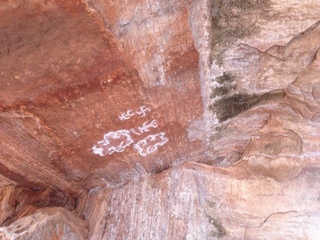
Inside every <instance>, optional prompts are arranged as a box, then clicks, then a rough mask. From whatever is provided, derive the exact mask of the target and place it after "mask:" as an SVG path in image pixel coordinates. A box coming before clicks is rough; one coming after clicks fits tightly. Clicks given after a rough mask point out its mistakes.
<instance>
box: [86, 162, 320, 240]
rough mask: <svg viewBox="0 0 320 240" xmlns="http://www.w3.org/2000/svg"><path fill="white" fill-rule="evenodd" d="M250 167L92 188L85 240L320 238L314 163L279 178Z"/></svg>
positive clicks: (201, 168) (176, 171) (204, 169)
mask: <svg viewBox="0 0 320 240" xmlns="http://www.w3.org/2000/svg"><path fill="white" fill-rule="evenodd" d="M248 167H249V166H248V163H245V161H243V162H242V163H240V164H238V165H236V166H233V167H231V168H228V169H227V170H222V169H219V168H217V167H214V166H207V165H203V164H198V163H187V164H184V165H182V166H181V167H175V168H173V169H171V170H166V171H164V172H162V173H158V174H154V175H153V176H151V177H149V178H145V179H142V180H140V181H138V180H136V181H133V182H130V183H129V184H127V185H126V186H124V187H122V188H120V189H116V190H113V191H108V190H106V191H104V192H103V191H100V192H96V191H92V192H91V193H90V194H89V198H88V201H90V202H92V203H93V204H90V205H88V208H87V209H86V210H85V215H86V216H87V217H86V218H87V219H88V221H89V223H90V227H89V228H90V231H89V239H124V238H125V239H199V240H200V239H234V240H237V239H239V240H240V239H246V240H247V239H252V240H253V239H255V240H260V239H261V240H262V239H279V240H280V239H314V240H316V239H318V238H319V234H320V232H319V227H320V226H319V220H320V219H319V201H318V188H319V168H312V169H311V168H309V169H305V170H303V172H301V173H300V174H299V175H298V176H296V177H294V178H291V179H290V180H285V181H278V180H277V179H274V178H271V177H265V176H264V175H261V174H259V173H258V172H254V173H249V172H248V171H246V169H247V168H248ZM306 187H307V188H308V191H306V190H305V188H306ZM297 192H303V193H304V194H303V195H297Z"/></svg>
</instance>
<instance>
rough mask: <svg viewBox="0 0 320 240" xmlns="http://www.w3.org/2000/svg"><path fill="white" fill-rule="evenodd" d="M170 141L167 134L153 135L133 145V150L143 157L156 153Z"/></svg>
mask: <svg viewBox="0 0 320 240" xmlns="http://www.w3.org/2000/svg"><path fill="white" fill-rule="evenodd" d="M168 141H169V139H168V138H167V137H166V133H165V132H160V133H157V134H152V135H149V136H147V137H146V138H144V139H142V140H141V141H139V142H137V143H136V144H134V145H133V148H134V149H135V150H136V151H138V152H139V154H140V155H141V156H143V157H145V156H147V155H149V154H150V153H153V152H155V151H156V150H157V149H158V147H160V146H163V145H165V144H166V143H167V142H168Z"/></svg>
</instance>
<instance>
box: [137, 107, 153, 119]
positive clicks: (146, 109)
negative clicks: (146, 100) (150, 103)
mask: <svg viewBox="0 0 320 240" xmlns="http://www.w3.org/2000/svg"><path fill="white" fill-rule="evenodd" d="M148 112H151V109H150V108H147V107H146V106H141V107H140V111H136V113H137V114H138V115H142V116H141V117H144V116H146V115H147V113H148Z"/></svg>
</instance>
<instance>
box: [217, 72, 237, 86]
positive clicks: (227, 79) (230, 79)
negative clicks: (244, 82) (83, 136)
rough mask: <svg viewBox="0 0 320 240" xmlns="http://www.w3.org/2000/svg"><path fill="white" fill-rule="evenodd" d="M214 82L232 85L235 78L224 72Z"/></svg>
mask: <svg viewBox="0 0 320 240" xmlns="http://www.w3.org/2000/svg"><path fill="white" fill-rule="evenodd" d="M215 81H216V82H217V83H219V84H224V83H232V82H234V81H235V77H234V76H233V75H231V74H230V73H226V72H224V73H223V75H222V76H220V77H217V78H216V79H215Z"/></svg>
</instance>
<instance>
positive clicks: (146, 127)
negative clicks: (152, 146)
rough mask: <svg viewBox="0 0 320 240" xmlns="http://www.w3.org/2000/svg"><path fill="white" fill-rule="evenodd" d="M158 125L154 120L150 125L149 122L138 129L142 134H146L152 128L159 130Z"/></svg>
mask: <svg viewBox="0 0 320 240" xmlns="http://www.w3.org/2000/svg"><path fill="white" fill-rule="evenodd" d="M157 127H158V124H157V120H152V121H151V122H150V123H148V121H145V122H144V123H143V124H142V126H141V127H138V129H139V131H140V133H141V134H142V133H145V132H149V131H150V128H157Z"/></svg>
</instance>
